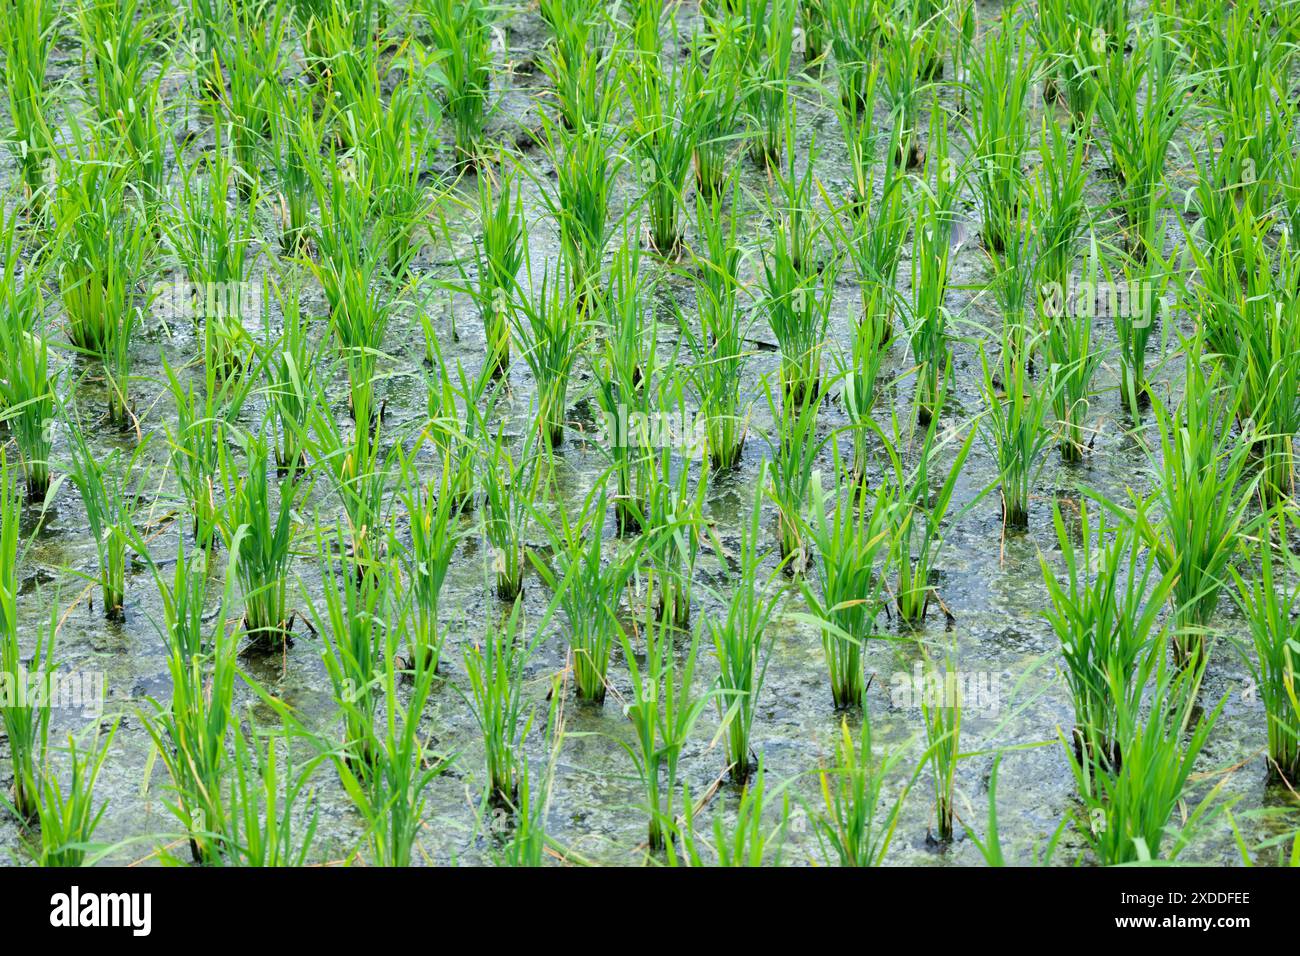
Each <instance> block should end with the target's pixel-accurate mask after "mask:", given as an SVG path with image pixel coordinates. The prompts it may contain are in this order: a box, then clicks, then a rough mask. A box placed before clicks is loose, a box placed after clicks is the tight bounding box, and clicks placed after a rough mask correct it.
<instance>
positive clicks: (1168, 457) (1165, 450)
mask: <svg viewBox="0 0 1300 956" xmlns="http://www.w3.org/2000/svg"><path fill="white" fill-rule="evenodd" d="M1187 349H1188V352H1187V354H1188V361H1187V380H1186V392H1185V394H1184V398H1183V401H1182V404H1181V405H1180V406H1179V407H1178V408H1177V409H1174V410H1173V411H1167V410H1166V409H1165V408H1164V406H1163V405H1162V404H1161V403H1160V402H1158V401H1157V400H1155V399H1153V400H1152V404H1153V407H1154V410H1155V419H1156V427H1157V428H1158V430H1159V440H1160V446H1159V447H1160V459H1159V461H1160V464H1159V466H1158V468H1153V470H1154V471H1155V474H1154V476H1153V477H1154V487H1153V489H1152V491H1151V493H1150V494H1149V495H1147V496H1145V497H1143V496H1140V495H1138V494H1137V493H1136V492H1133V491H1131V490H1130V492H1129V499H1130V503H1131V505H1132V520H1134V521H1135V522H1136V524H1137V528H1138V531H1139V533H1140V534H1141V535H1142V537H1143V538H1144V539H1145V541H1146V544H1147V546H1148V547H1149V548H1151V550H1152V551H1153V552H1154V553H1155V556H1156V560H1157V561H1158V562H1159V566H1160V570H1161V572H1162V573H1165V574H1168V573H1170V572H1171V571H1172V572H1174V573H1176V574H1177V582H1176V583H1175V585H1174V587H1173V589H1172V591H1171V595H1170V598H1171V604H1172V609H1173V612H1174V657H1175V659H1176V660H1177V661H1178V663H1179V664H1181V665H1184V666H1187V665H1193V666H1194V665H1195V662H1196V661H1202V662H1203V661H1204V660H1205V654H1206V627H1207V625H1208V624H1209V623H1210V620H1211V619H1212V618H1213V616H1214V613H1215V611H1216V610H1217V608H1218V604H1219V595H1220V592H1221V591H1222V590H1223V587H1224V585H1225V584H1226V583H1227V582H1228V579H1229V573H1228V569H1229V567H1230V565H1231V563H1232V561H1233V560H1234V558H1235V556H1236V554H1237V551H1238V547H1239V542H1240V538H1241V536H1242V535H1243V534H1247V533H1249V532H1250V530H1251V528H1252V526H1253V523H1254V522H1253V520H1252V519H1251V518H1250V517H1249V516H1248V509H1249V506H1250V502H1251V499H1252V498H1253V497H1254V494H1255V490H1256V488H1257V486H1258V484H1259V476H1258V475H1256V476H1254V477H1253V478H1250V477H1247V475H1246V469H1247V464H1248V458H1249V454H1250V444H1249V442H1246V441H1240V440H1238V438H1237V436H1235V435H1234V434H1233V433H1232V430H1231V428H1230V423H1231V421H1232V418H1233V413H1234V411H1235V410H1236V405H1237V402H1238V401H1239V399H1237V398H1234V397H1232V396H1231V394H1225V383H1224V381H1223V377H1222V376H1221V374H1220V373H1219V372H1218V370H1217V369H1215V368H1213V367H1211V368H1209V369H1206V368H1205V367H1204V366H1203V365H1202V362H1201V355H1202V352H1201V346H1200V345H1199V343H1197V342H1196V341H1195V340H1193V341H1192V342H1190V343H1188V345H1187ZM1231 384H1232V383H1231V382H1228V383H1226V385H1227V386H1228V387H1229V388H1230V387H1231Z"/></svg>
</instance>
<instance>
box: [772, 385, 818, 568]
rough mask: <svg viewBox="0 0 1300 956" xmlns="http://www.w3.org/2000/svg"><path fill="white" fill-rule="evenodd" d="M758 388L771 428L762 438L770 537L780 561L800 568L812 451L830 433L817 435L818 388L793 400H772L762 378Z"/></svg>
mask: <svg viewBox="0 0 1300 956" xmlns="http://www.w3.org/2000/svg"><path fill="white" fill-rule="evenodd" d="M763 390H764V392H765V394H766V395H767V404H768V408H770V409H771V412H772V420H773V423H774V429H775V431H776V436H775V438H769V439H768V445H769V447H770V448H771V450H772V461H771V464H770V466H769V468H768V477H769V479H770V481H769V487H768V492H767V493H768V495H769V496H770V497H771V499H772V502H773V504H775V505H776V540H777V548H778V553H779V555H780V557H781V562H782V566H783V567H784V568H785V569H786V570H787V571H788V572H791V573H795V572H799V571H802V570H803V569H804V568H805V567H806V566H807V562H808V558H809V554H808V550H807V548H806V543H807V542H806V533H807V531H806V527H807V522H806V521H805V519H804V511H805V509H806V508H807V507H808V500H809V496H810V494H811V493H812V487H813V469H814V466H815V465H816V461H817V456H818V455H819V454H820V453H821V450H822V448H823V446H824V445H825V444H826V442H827V441H828V440H829V438H830V436H829V435H828V436H825V437H823V438H821V439H819V438H818V437H817V413H818V411H819V410H820V408H821V404H822V398H823V395H824V393H821V392H816V393H814V392H804V393H803V395H802V397H801V399H800V400H799V401H798V402H795V401H793V400H790V399H788V398H783V399H782V400H781V402H780V403H779V404H778V402H777V400H776V398H775V397H774V396H773V395H772V388H771V385H770V384H769V382H768V380H767V379H766V378H764V379H763Z"/></svg>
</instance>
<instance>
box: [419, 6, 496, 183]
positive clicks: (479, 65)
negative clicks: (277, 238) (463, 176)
mask: <svg viewBox="0 0 1300 956" xmlns="http://www.w3.org/2000/svg"><path fill="white" fill-rule="evenodd" d="M419 9H420V12H421V13H422V14H423V15H424V20H425V24H426V27H427V28H428V30H429V32H430V34H431V38H432V49H431V51H430V56H429V63H428V71H429V77H430V80H431V81H432V83H433V84H434V85H435V86H436V87H437V89H438V90H439V92H440V94H441V99H442V111H443V115H444V116H445V117H446V118H447V119H448V120H449V121H450V122H451V128H452V137H453V140H454V143H455V147H456V155H457V157H458V159H459V161H460V162H461V163H463V164H465V165H470V166H472V165H475V164H476V163H477V162H478V159H479V157H480V156H481V155H482V148H483V133H484V128H485V127H486V125H487V121H488V117H489V115H490V113H491V109H490V103H491V98H492V30H493V24H492V21H493V17H494V15H495V8H494V7H493V6H491V5H489V4H487V3H484V2H482V0H469V2H465V3H461V2H453V0H423V2H422V3H421V4H420V7H419Z"/></svg>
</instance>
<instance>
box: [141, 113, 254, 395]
mask: <svg viewBox="0 0 1300 956" xmlns="http://www.w3.org/2000/svg"><path fill="white" fill-rule="evenodd" d="M177 152H178V153H179V152H180V149H179V148H178V149H177ZM236 177H237V172H236V167H235V165H234V161H233V159H232V157H231V155H230V151H229V148H228V146H227V145H226V142H225V140H224V139H223V138H222V133H221V129H220V127H217V128H216V142H215V144H214V145H213V148H212V150H211V151H210V152H208V153H205V154H204V156H203V158H202V160H201V161H200V162H197V163H193V164H190V163H182V164H181V183H180V189H179V190H178V191H177V193H176V196H175V200H174V205H173V208H172V212H171V215H170V216H169V217H167V219H166V220H165V221H164V223H163V232H164V233H165V235H166V236H167V239H168V243H169V245H170V246H171V251H172V253H173V254H174V255H175V256H176V258H177V259H178V260H179V261H180V263H181V267H182V268H183V269H184V271H185V274H186V276H187V277H188V278H189V281H190V284H191V286H192V287H193V291H194V293H195V294H196V296H197V302H196V303H195V305H196V308H195V319H196V320H200V319H201V320H202V333H201V334H202V336H203V356H204V361H205V362H206V363H208V364H210V365H212V366H213V368H215V369H216V370H217V371H218V373H219V374H221V375H228V374H231V373H232V372H234V371H235V370H236V369H237V368H239V367H241V366H243V365H245V364H246V363H247V361H248V359H249V357H250V356H251V355H252V352H253V347H254V342H253V339H252V337H251V336H250V335H249V334H248V331H247V329H246V328H245V326H244V321H245V318H246V313H247V312H248V311H250V306H251V302H250V301H249V300H250V299H251V297H252V289H253V287H252V286H251V285H250V284H249V283H248V282H247V281H246V277H247V275H248V270H249V265H250V259H251V254H252V250H253V244H254V242H255V240H256V238H257V237H258V236H259V235H260V232H259V230H258V226H257V215H256V208H255V207H256V203H255V202H254V199H255V198H256V197H255V196H254V197H252V198H250V199H248V200H247V201H246V202H244V203H243V204H242V205H243V208H242V209H241V208H240V204H239V203H237V202H236V203H233V204H232V202H231V194H232V191H236V190H235V184H236ZM197 324H198V322H197V321H196V325H197Z"/></svg>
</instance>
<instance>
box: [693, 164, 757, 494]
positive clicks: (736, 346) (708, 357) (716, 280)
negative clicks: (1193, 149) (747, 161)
mask: <svg viewBox="0 0 1300 956" xmlns="http://www.w3.org/2000/svg"><path fill="white" fill-rule="evenodd" d="M739 198H740V186H739V180H733V185H732V189H731V205H730V208H729V209H728V210H724V201H725V200H724V196H723V193H722V192H718V193H715V194H714V195H713V197H712V198H709V199H706V198H705V197H704V196H703V195H698V194H697V195H696V197H695V212H696V215H695V222H696V231H697V233H698V234H699V236H700V244H701V247H702V248H701V250H700V251H699V252H695V251H692V253H691V256H692V259H693V260H694V263H695V267H696V269H697V270H698V273H699V275H698V277H697V279H696V281H695V283H694V288H695V307H696V314H697V315H698V317H699V331H696V327H695V323H694V322H692V321H690V320H689V319H688V318H687V317H686V316H684V315H682V314H681V313H680V312H678V327H679V329H680V330H681V337H682V340H684V341H685V343H686V345H687V347H688V349H689V350H690V355H691V358H692V363H691V365H690V368H689V370H688V371H687V375H688V377H689V379H690V382H691V387H692V390H693V391H694V393H695V399H696V401H697V402H698V403H699V407H700V414H701V415H702V416H703V417H704V431H705V441H706V444H707V450H708V456H709V464H710V465H711V466H712V467H713V468H715V469H726V468H734V467H735V466H736V465H738V464H739V463H740V458H741V455H742V454H743V453H744V449H745V436H746V434H747V432H748V431H749V412H748V404H747V402H746V401H745V399H744V397H743V393H742V392H741V388H742V383H743V381H744V376H745V368H746V366H747V365H748V360H749V350H748V345H747V340H748V339H749V334H750V330H751V328H752V325H753V319H752V318H751V317H748V316H746V314H745V313H744V312H743V311H742V310H741V308H740V301H739V296H740V291H741V278H740V269H741V262H742V250H741V246H740V239H739V230H740V228H741V223H742V217H741V215H740V213H739V212H738V210H737V206H738V203H739Z"/></svg>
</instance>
